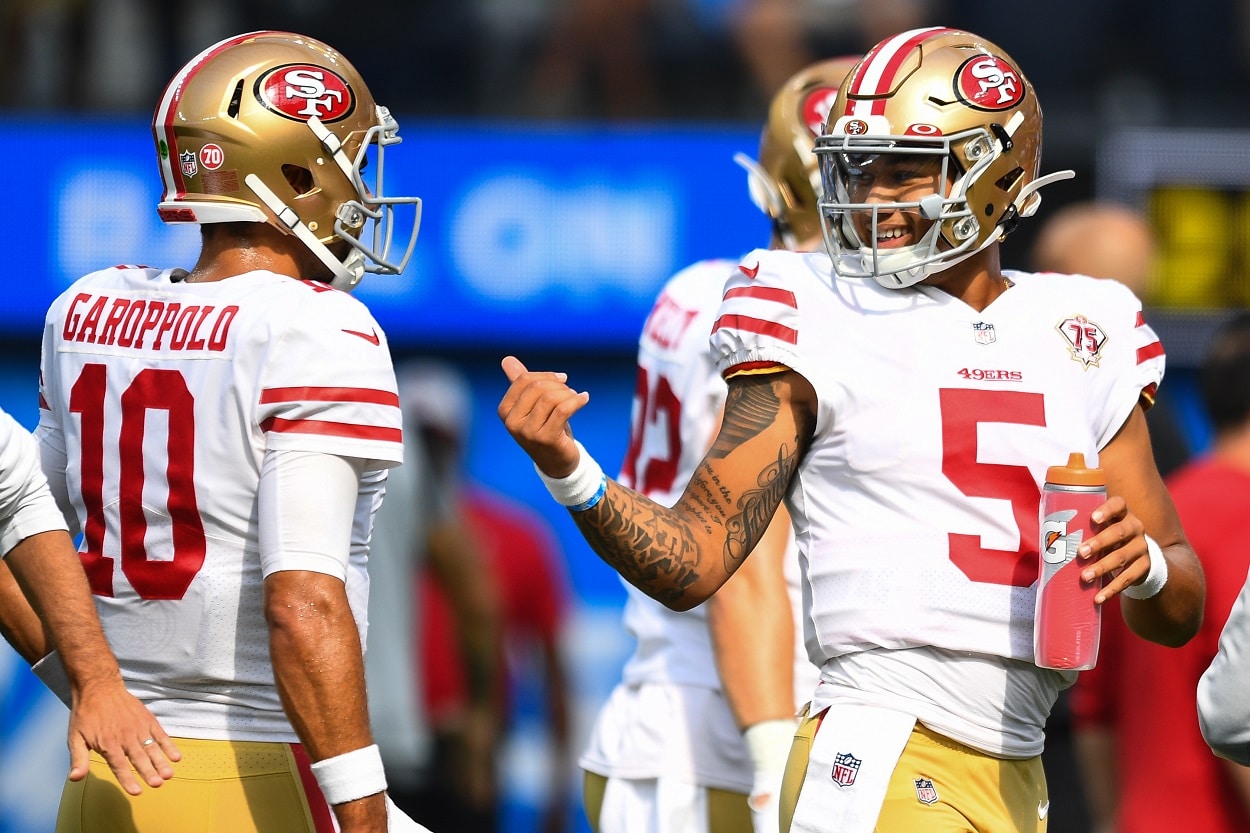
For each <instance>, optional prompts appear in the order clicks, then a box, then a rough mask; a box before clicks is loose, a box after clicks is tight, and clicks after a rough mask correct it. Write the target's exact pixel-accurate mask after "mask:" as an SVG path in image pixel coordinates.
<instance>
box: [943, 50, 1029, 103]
mask: <svg viewBox="0 0 1250 833" xmlns="http://www.w3.org/2000/svg"><path fill="white" fill-rule="evenodd" d="M955 94H956V95H958V96H959V98H960V100H962V101H963V102H964V103H965V104H967V105H968V106H969V107H975V108H976V109H978V110H1008V109H1010V108H1012V107H1015V106H1016V105H1017V104H1019V103H1020V99H1022V98H1024V84H1022V83H1021V82H1020V73H1019V72H1018V71H1017V70H1016V68H1015V67H1013V66H1012V65H1011V64H1009V63H1007V62H1006V61H1004V60H1003V59H1002V58H999V57H997V56H996V55H978V56H976V57H975V58H969V59H968V60H966V61H964V62H963V65H962V66H960V67H959V71H958V72H956V73H955Z"/></svg>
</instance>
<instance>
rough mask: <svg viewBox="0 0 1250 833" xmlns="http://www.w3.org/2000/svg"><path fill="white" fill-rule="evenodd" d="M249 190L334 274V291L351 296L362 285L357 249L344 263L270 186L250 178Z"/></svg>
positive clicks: (360, 257)
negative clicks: (358, 285) (338, 290)
mask: <svg viewBox="0 0 1250 833" xmlns="http://www.w3.org/2000/svg"><path fill="white" fill-rule="evenodd" d="M243 181H244V182H245V183H247V187H249V188H251V189H252V192H253V193H254V194H256V196H257V197H258V198H259V199H260V201H261V202H263V203H264V204H265V205H266V207H268V208H269V210H270V211H272V212H273V213H274V215H276V216H277V218H278V221H279V222H280V223H282V225H283V226H285V227H286V228H287V229H288V230H289V231H290V232H291V233H292V234H294V235H295V236H296V237H297V238H298V239H299V241H300V242H301V243H303V244H304V245H305V246H306V247H307V248H308V250H309V251H310V252H312V253H313V255H314V256H315V257H316V258H317V260H320V261H321V262H322V263H324V264H325V265H326V267H327V268H328V269H329V270H330V272H331V273H333V275H334V278H333V279H332V280H331V281H330V286H332V287H334V288H335V289H341V290H343V291H344V292H351V291H352V290H353V289H355V288H356V285H357V284H359V283H360V279H361V278H362V277H364V274H365V263H364V255H362V254H360V252H359V251H357V250H356V249H352V255H355V256H354V257H353V256H352V255H348V257H347V261H346V262H344V261H341V260H339V259H338V258H336V257H335V256H334V253H333V252H331V251H330V250H329V249H328V248H326V246H325V244H324V243H322V242H321V241H320V240H318V239H317V235H315V234H313V233H312V231H311V230H310V229H309V228H308V226H306V225H305V224H304V221H303V220H301V219H300V218H299V215H298V214H296V213H295V210H294V209H293V208H291V207H290V206H289V205H287V204H286V203H284V202H283V201H282V200H281V199H279V198H278V195H277V194H275V193H274V192H273V191H272V190H271V189H270V188H269V186H268V185H266V184H265V183H264V182H262V181H261V179H260V177H258V176H257V175H256V174H248V175H247V176H246V177H245V178H244V180H243Z"/></svg>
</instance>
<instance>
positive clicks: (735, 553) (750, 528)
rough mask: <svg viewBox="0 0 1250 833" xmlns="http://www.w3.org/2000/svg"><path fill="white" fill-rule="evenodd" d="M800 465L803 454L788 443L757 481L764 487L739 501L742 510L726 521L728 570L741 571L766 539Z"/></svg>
mask: <svg viewBox="0 0 1250 833" xmlns="http://www.w3.org/2000/svg"><path fill="white" fill-rule="evenodd" d="M798 464H799V455H798V452H797V451H793V450H791V449H790V447H789V446H788V445H786V444H782V446H781V448H779V449H778V450H777V460H776V462H774V463H771V464H769V465H768V466H765V467H764V470H763V471H761V472H760V473H759V476H758V477H757V478H756V482H757V483H758V484H759V486H760V488H758V489H751V490H750V491H747V492H746V493H744V494H743V495H742V497H741V498H739V499H738V508H739V509H741V510H742V511H741V512H740V513H738V514H737V515H733V516H731V517H729V518H727V519H726V521H725V533H726V537H725V550H724V558H725V569H726V570H728V571H730V572H733V571H734V570H736V569H738V566H739V565H740V564H741V563H742V560H743V559H744V558H746V557H747V556H748V555H749V554H750V552H751V550H752V549H754V547H755V544H756V543H758V542H759V540H760V539H761V538H762V537H763V536H764V530H765V529H767V528H768V524H769V522H771V521H772V519H773V515H775V514H776V513H777V507H778V506H780V505H781V501H782V499H784V498H785V496H786V488H787V487H788V486H789V483H790V480H791V479H792V478H793V476H794V472H795V469H796V468H797V467H798Z"/></svg>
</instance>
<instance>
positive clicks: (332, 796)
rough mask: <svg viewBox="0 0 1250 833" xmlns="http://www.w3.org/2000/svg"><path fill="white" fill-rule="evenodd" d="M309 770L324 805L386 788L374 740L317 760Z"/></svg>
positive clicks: (343, 801)
mask: <svg viewBox="0 0 1250 833" xmlns="http://www.w3.org/2000/svg"><path fill="white" fill-rule="evenodd" d="M312 773H313V777H314V778H316V779H317V786H319V787H321V794H322V795H324V796H325V799H326V803H327V804H343V803H345V802H348V801H355V800H356V799H358V798H364V797H365V796H367V795H375V794H376V793H380V792H382V791H383V790H385V789H386V773H385V772H384V771H383V770H382V753H381V752H379V751H378V745H377V744H376V743H375V744H373V745H372V746H365V747H362V748H360V749H353V750H352V751H351V752H344V753H343V754H342V755H335V756H334V757H333V758H325V759H324V760H320V761H317V762H316V763H315V764H313V765H312Z"/></svg>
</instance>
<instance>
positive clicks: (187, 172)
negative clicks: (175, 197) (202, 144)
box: [178, 150, 200, 176]
mask: <svg viewBox="0 0 1250 833" xmlns="http://www.w3.org/2000/svg"><path fill="white" fill-rule="evenodd" d="M178 161H179V162H180V163H181V164H182V175H183V176H195V175H196V173H197V172H199V170H200V166H199V165H197V164H196V162H195V154H194V153H192V152H191V151H189V150H184V151H183V152H182V153H180V154H178Z"/></svg>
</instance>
